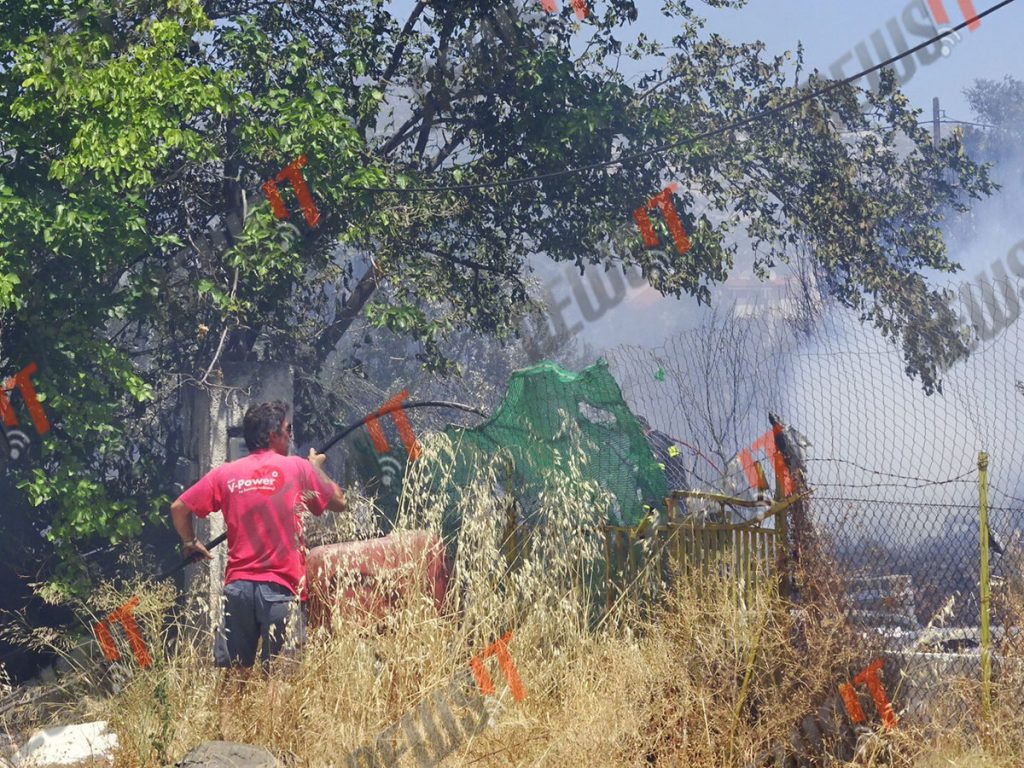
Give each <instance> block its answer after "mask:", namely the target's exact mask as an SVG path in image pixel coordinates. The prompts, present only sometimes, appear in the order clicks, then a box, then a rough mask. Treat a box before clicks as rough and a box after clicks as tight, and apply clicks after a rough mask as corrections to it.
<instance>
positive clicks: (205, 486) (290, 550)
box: [181, 448, 334, 600]
mask: <svg viewBox="0 0 1024 768" xmlns="http://www.w3.org/2000/svg"><path fill="white" fill-rule="evenodd" d="M333 495H334V491H333V489H332V488H331V486H330V485H328V484H327V483H326V482H325V481H324V480H323V479H321V477H320V476H319V475H318V474H317V472H316V471H315V470H314V469H313V465H312V464H310V463H309V461H308V460H307V459H303V458H300V457H298V456H282V455H281V454H279V453H275V452H274V451H271V450H270V449H268V448H264V449H261V450H257V451H254V452H253V453H251V454H249V455H248V456H244V457H243V458H241V459H238V460H237V461H232V462H229V463H227V464H222V465H221V466H219V467H217V468H216V469H213V470H210V471H209V472H207V473H206V475H204V476H203V478H202V479H201V480H200V481H199V482H198V483H196V484H195V485H193V486H192V487H191V488H189V489H188V490H187V491H185V492H184V493H183V494H181V501H182V502H183V503H184V504H185V506H187V507H188V508H189V509H190V510H192V512H194V513H195V515H196V516H197V517H206V516H207V515H209V514H210V513H211V512H214V511H216V510H218V509H219V510H221V512H223V513H224V523H225V525H226V526H227V532H228V567H227V572H226V573H225V574H224V583H225V584H228V583H230V582H232V581H237V580H239V579H247V580H249V581H272V582H275V583H277V584H281V585H283V586H286V587H288V588H289V589H290V590H291V591H292V592H294V593H295V594H297V595H299V597H300V598H301V599H303V600H305V599H306V596H305V582H306V579H305V576H306V542H305V538H304V536H303V531H302V513H303V511H305V510H306V509H308V510H309V511H310V512H312V513H313V514H314V515H320V514H322V513H323V511H324V509H326V507H327V503H328V502H329V501H330V499H331V498H332V497H333Z"/></svg>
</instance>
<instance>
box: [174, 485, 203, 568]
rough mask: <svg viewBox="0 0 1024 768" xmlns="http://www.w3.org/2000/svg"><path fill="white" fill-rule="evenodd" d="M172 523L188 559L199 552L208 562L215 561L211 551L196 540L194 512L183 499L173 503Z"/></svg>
mask: <svg viewBox="0 0 1024 768" xmlns="http://www.w3.org/2000/svg"><path fill="white" fill-rule="evenodd" d="M171 522H172V523H174V530H176V531H177V532H178V537H179V538H180V539H181V547H182V553H183V554H184V555H185V557H186V558H187V557H190V556H191V555H194V554H196V553H197V552H198V553H199V554H201V555H202V556H203V557H204V558H205V559H207V560H212V559H213V555H211V554H210V552H209V550H207V549H206V547H204V546H203V543H202V542H201V541H199V540H198V539H197V538H196V532H195V529H194V528H193V527H192V510H191V509H189V508H188V507H187V506H186V505H185V502H183V501H182V500H181V499H176V500H175V501H174V502H172V503H171Z"/></svg>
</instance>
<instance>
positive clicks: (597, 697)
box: [86, 438, 1024, 768]
mask: <svg viewBox="0 0 1024 768" xmlns="http://www.w3.org/2000/svg"><path fill="white" fill-rule="evenodd" d="M425 449H426V451H427V454H426V457H425V458H426V459H427V460H426V461H422V462H419V463H420V471H419V472H414V473H413V474H412V476H411V477H410V478H409V479H408V482H407V488H406V495H405V497H404V498H403V502H402V506H401V510H400V520H399V524H400V527H406V528H427V529H432V530H435V531H436V530H439V528H440V524H441V516H442V512H443V510H444V508H445V506H446V504H455V505H456V506H457V507H458V508H459V510H460V512H461V514H462V516H463V520H464V523H463V531H462V535H461V544H460V547H459V549H458V552H457V555H456V563H455V569H454V574H453V584H452V589H451V591H450V606H449V607H450V608H451V609H452V610H451V612H450V613H449V615H447V616H444V617H438V616H436V615H434V614H433V612H432V610H431V609H430V606H429V605H428V603H427V602H426V601H414V602H412V603H411V604H407V605H405V606H403V607H402V608H401V610H400V612H399V613H398V614H396V616H395V617H394V618H393V620H392V621H391V622H389V627H388V630H387V631H386V632H383V633H377V632H375V631H367V630H365V629H364V628H361V627H360V626H359V625H358V624H357V623H356V622H348V623H347V624H344V625H343V626H342V628H341V629H340V630H339V631H336V632H335V633H334V634H333V635H328V634H326V633H324V632H320V633H313V634H312V635H311V636H310V638H309V640H308V642H307V644H306V647H305V649H304V653H303V656H302V659H301V662H300V663H298V665H297V667H296V668H293V669H291V670H290V673H289V674H287V675H285V674H274V675H272V677H271V678H270V679H269V680H267V679H263V678H258V677H257V678H254V679H252V680H251V681H250V682H248V683H247V684H246V685H245V687H244V690H243V691H242V692H241V693H240V695H237V696H235V695H233V694H232V692H231V686H225V685H223V684H222V681H221V679H220V677H219V675H218V672H217V671H216V670H214V669H213V668H212V666H211V663H210V656H211V654H210V638H209V637H208V636H205V635H203V634H199V635H196V633H195V632H189V631H184V630H181V631H179V626H180V625H185V624H189V625H197V624H201V622H198V621H197V620H196V619H195V618H194V617H192V618H188V617H186V616H185V615H182V614H179V615H177V616H176V618H175V620H174V621H173V622H168V621H167V615H168V612H169V611H170V609H171V603H172V601H171V599H170V597H169V596H168V595H167V594H166V592H159V591H157V592H154V591H153V590H152V588H149V589H147V588H145V587H143V586H141V585H133V587H134V589H133V593H134V594H137V595H139V596H140V597H141V598H142V604H141V605H140V609H139V611H138V614H139V615H140V618H141V621H142V626H143V632H144V634H145V636H146V637H147V638H153V637H157V636H159V637H161V638H162V639H163V648H164V649H166V652H165V653H164V654H161V653H160V652H159V651H158V652H157V653H155V654H154V655H155V656H156V657H157V658H156V662H157V663H156V664H155V666H154V667H153V668H151V669H149V670H144V671H136V673H135V674H134V676H133V677H132V679H131V681H130V683H128V684H127V685H126V686H125V687H124V688H123V689H122V690H121V691H120V692H118V693H117V694H115V695H113V696H110V697H107V698H103V699H96V700H90V701H89V702H87V705H86V709H87V710H88V714H89V716H90V717H97V718H99V717H102V718H108V719H109V720H110V721H111V724H112V727H113V728H114V729H115V730H116V731H117V733H118V736H119V739H120V743H121V750H120V752H119V754H118V756H117V762H116V764H117V765H118V766H125V767H128V766H131V767H133V768H134V767H135V766H161V765H168V764H172V763H173V762H174V761H176V760H178V759H180V757H181V756H182V755H183V754H184V753H185V752H187V751H188V750H189V749H190V748H192V747H194V746H195V745H197V744H198V743H200V742H202V741H205V740H209V739H227V740H234V741H243V742H248V743H252V744H259V745H263V746H266V747H267V748H268V749H270V750H271V751H272V752H274V753H275V754H276V755H278V757H279V758H280V759H281V760H282V762H284V763H285V764H288V765H297V766H332V765H339V766H340V765H345V764H346V760H345V756H346V755H347V754H348V753H349V752H351V751H352V750H354V749H356V748H357V747H359V746H362V745H364V744H367V743H370V742H372V741H373V740H374V739H376V737H377V736H378V734H380V733H381V732H382V731H383V730H384V729H385V728H387V727H388V726H390V725H392V724H394V723H395V722H397V721H398V720H399V719H400V718H401V717H402V716H403V715H404V714H406V713H408V712H410V711H412V710H413V709H414V708H415V707H416V706H417V705H418V704H419V703H420V702H421V701H422V700H423V699H424V698H425V697H426V696H427V695H428V694H430V692H432V691H434V690H436V689H438V688H441V687H443V686H444V685H445V684H446V682H447V681H448V680H449V679H450V678H451V677H452V675H453V674H455V673H456V672H458V671H459V670H462V669H464V668H465V667H466V665H467V663H468V660H469V658H470V657H471V656H472V655H473V654H476V653H479V652H480V650H481V649H482V648H483V647H484V646H485V645H486V643H488V642H490V641H491V640H493V639H494V638H496V637H497V636H499V635H501V634H502V633H503V632H505V631H507V630H509V629H512V630H514V636H513V639H512V642H511V644H510V650H511V653H512V656H513V658H514V660H515V663H516V666H517V668H518V671H519V674H520V677H521V678H522V681H523V685H524V687H525V690H526V699H525V700H524V701H522V702H520V703H516V702H514V701H513V700H512V697H511V695H510V693H509V690H508V688H507V686H506V685H504V682H503V678H502V676H501V673H500V672H499V671H498V667H497V664H494V663H491V666H490V667H489V670H490V674H491V677H492V679H494V681H495V683H496V687H497V693H498V696H497V697H496V698H495V699H491V700H489V705H488V706H489V708H490V709H491V710H492V717H491V725H490V727H488V728H487V729H485V730H484V731H483V732H482V733H481V734H479V735H478V736H476V737H473V738H470V739H468V740H467V741H466V743H465V744H463V745H462V746H461V747H460V748H459V749H458V750H457V751H456V752H455V753H454V754H452V755H451V756H449V757H448V758H447V759H446V760H445V764H447V765H450V766H470V765H472V766H478V767H480V768H485V767H490V766H552V767H554V766H567V765H571V766H575V765H583V766H609V767H611V766H623V767H625V766H652V765H658V766H676V765H687V766H707V767H709V768H710V767H711V766H745V765H747V764H749V762H750V761H751V759H752V758H753V757H754V755H756V754H757V753H758V752H760V751H762V750H764V749H766V748H767V747H768V746H769V745H770V744H771V743H773V742H775V741H776V740H779V739H784V738H785V737H786V736H787V735H788V733H789V732H790V729H791V728H792V727H793V725H794V724H795V723H796V722H797V721H798V720H799V719H800V718H801V717H803V716H804V715H807V714H809V713H810V712H811V711H812V710H813V709H814V708H815V707H816V706H818V705H819V704H820V703H821V702H822V701H824V700H825V699H826V698H827V697H828V696H830V695H832V694H834V692H835V690H836V686H837V685H838V684H839V683H841V682H844V681H847V680H849V678H850V677H851V676H852V675H853V674H854V673H856V671H858V670H859V669H860V668H862V667H863V666H864V665H865V664H866V663H867V662H868V661H870V660H871V658H872V657H873V656H872V653H873V651H874V649H872V648H870V647H867V646H866V645H865V643H864V640H863V639H861V638H858V637H857V636H856V635H854V634H853V633H852V632H851V631H850V630H849V629H848V628H847V627H846V626H845V624H844V623H843V622H842V621H841V620H839V619H838V616H839V615H840V611H839V607H838V606H836V605H830V604H827V602H822V603H820V604H818V605H815V606H804V607H803V608H802V609H801V610H799V611H792V610H790V609H789V608H788V607H787V605H786V604H785V603H784V602H783V601H782V600H780V599H779V598H778V596H777V595H775V594H774V593H773V591H772V590H771V589H770V588H767V587H766V588H763V589H761V590H760V591H757V592H752V593H748V594H746V596H745V597H741V596H740V595H739V594H738V593H737V589H736V584H735V583H734V582H732V581H730V580H724V579H720V578H715V577H706V578H697V577H690V576H686V575H678V574H677V578H675V579H674V580H673V583H672V585H671V588H670V589H669V590H667V591H666V593H665V595H664V599H663V601H662V603H661V604H660V605H659V606H658V607H657V609H656V610H655V611H654V612H653V614H651V613H645V612H641V611H638V610H636V604H635V603H634V602H633V600H632V597H635V596H631V595H627V596H626V598H625V599H623V600H620V601H619V602H618V603H617V604H616V606H615V608H614V609H613V611H612V613H611V614H609V615H608V616H606V617H604V619H603V620H601V621H599V622H596V621H594V620H593V619H594V615H593V613H594V612H593V610H592V605H593V604H594V600H593V596H592V595H590V594H588V593H587V589H588V586H587V584H588V582H587V578H586V575H587V574H588V573H590V571H589V568H590V567H591V566H592V564H593V562H594V561H595V560H596V559H598V558H599V557H600V552H601V547H600V545H601V539H600V538H599V535H598V534H597V533H596V531H595V528H594V523H597V522H599V521H600V520H602V519H604V516H605V504H606V503H607V500H606V499H604V498H603V497H602V494H601V493H600V491H599V489H598V488H596V487H594V486H592V485H588V484H587V483H585V482H584V480H583V478H582V474H581V472H580V467H579V466H578V465H576V464H574V461H576V460H575V459H573V458H572V457H566V458H565V459H564V461H565V466H564V467H562V469H563V470H564V472H563V473H561V474H560V475H559V477H558V478H556V477H554V476H553V477H552V482H551V486H550V488H549V489H548V492H547V493H545V496H544V499H543V508H542V509H541V510H540V515H541V517H542V519H543V520H544V521H545V525H544V527H543V530H544V532H545V535H544V536H543V537H539V536H534V537H533V539H532V540H531V545H530V547H529V554H528V555H524V556H523V557H522V558H521V559H520V560H519V562H518V563H517V564H516V567H515V568H512V569H508V568H506V559H505V556H504V554H503V551H502V536H503V533H504V520H505V513H506V509H507V508H506V504H505V499H504V498H503V497H502V493H501V490H500V488H501V482H500V481H501V473H500V471H499V470H500V465H499V464H494V465H492V466H489V467H485V468H482V469H481V470H480V473H479V476H478V477H477V478H476V480H475V482H473V483H470V484H468V485H466V486H464V487H460V488H453V487H452V484H451V483H450V482H445V480H446V478H447V480H450V479H451V478H450V477H449V476H446V475H445V472H446V469H445V467H446V466H449V465H448V464H446V462H447V461H448V460H449V459H450V456H451V450H452V449H451V446H450V445H449V444H447V443H446V442H445V440H444V439H443V438H440V439H437V440H435V441H433V442H431V443H428V444H427V445H426V446H425ZM439 480H440V484H439ZM414 502H415V503H414ZM342 523H343V524H344V525H346V526H348V527H349V528H351V527H352V524H351V522H350V521H349V522H345V521H342ZM363 533H366V531H363ZM819 565H820V564H819ZM765 581H768V580H767V579H766V580H765ZM127 596H128V595H127V594H117V595H115V594H113V592H109V593H104V594H103V595H102V596H101V600H100V602H101V603H103V604H102V605H100V606H99V608H100V609H108V608H113V607H115V606H116V605H117V604H119V602H123V600H124V599H126V597H127ZM1003 610H1007V611H1008V610H1009V608H1005V609H1003ZM1018 615H1019V614H1018ZM641 616H646V618H640V617H641ZM168 627H170V629H168ZM158 633H159V634H158ZM150 645H151V646H156V645H158V644H157V643H151V644H150ZM1004 650H1005V651H1006V652H1012V653H1014V654H1016V653H1017V651H1016V650H1015V649H1009V648H1007V649H1004ZM1016 658H1020V656H1019V655H1016ZM492 661H493V660H492ZM1015 669H1018V670H1019V669H1020V668H1019V667H1016V668H1015ZM1018 677H1019V675H1017V676H1015V673H1014V674H1011V673H1009V672H1008V673H1007V674H1006V676H1005V682H1004V683H1003V687H1002V688H998V689H997V690H996V696H995V707H994V711H993V716H992V725H991V727H990V728H989V729H988V731H987V732H982V731H981V730H980V729H978V728H975V727H973V726H972V725H971V723H972V722H976V721H977V719H976V718H977V711H976V709H970V708H968V709H967V710H963V709H962V708H958V711H960V712H962V713H963V715H962V717H963V719H962V721H961V722H960V724H959V725H958V726H957V727H951V728H943V729H934V728H932V729H929V728H928V727H927V726H926V725H923V724H915V723H912V722H910V720H909V719H906V718H905V719H904V720H902V721H901V722H900V725H899V727H898V728H896V729H894V730H892V731H883V730H882V729H881V728H880V727H878V718H877V715H876V714H875V712H874V709H873V707H871V705H870V704H865V711H866V712H868V713H869V717H871V718H872V724H873V725H874V726H876V727H875V729H874V730H872V729H865V730H864V733H863V734H862V736H861V740H860V746H861V747H862V749H861V754H860V757H859V758H858V760H857V762H856V764H857V765H866V766H883V765H885V766H911V765H919V766H935V767H936V768H938V766H964V767H966V766H982V767H986V766H997V765H998V766H1014V765H1017V766H1019V765H1024V736H1022V732H1024V729H1022V727H1021V726H1022V722H1024V718H1022V716H1021V714H1020V707H1019V700H1020V699H1019V691H1020V683H1021V682H1022V681H1021V680H1019V679H1018ZM885 683H886V686H887V688H889V689H890V690H892V689H893V688H895V686H896V681H892V680H888V679H887V680H886V681H885ZM964 695H965V696H966V697H967V699H968V700H971V697H975V691H973V689H971V688H969V687H968V688H965V694H964ZM973 700H974V701H976V697H975V698H974V699H973ZM866 701H867V700H866ZM971 706H974V705H973V704H972V705H971ZM400 764H401V765H414V764H415V761H414V760H413V758H412V756H411V753H407V754H406V755H405V756H404V757H403V758H402V761H401V763H400Z"/></svg>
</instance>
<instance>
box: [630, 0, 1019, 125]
mask: <svg viewBox="0 0 1024 768" xmlns="http://www.w3.org/2000/svg"><path fill="white" fill-rule="evenodd" d="M996 1H997V0H974V7H975V8H976V9H977V11H978V12H979V13H981V12H983V11H984V10H985V9H987V8H990V7H992V6H993V5H995V4H996ZM909 2H910V0H814V1H813V2H812V1H811V0H751V2H750V3H749V4H748V5H747V6H746V7H744V8H741V9H739V10H719V9H714V8H709V7H707V6H706V5H705V4H704V3H696V4H695V7H696V8H697V9H698V10H699V12H701V13H702V14H703V15H705V16H706V17H707V19H708V27H707V28H708V30H710V31H714V32H718V33H719V34H721V35H723V36H724V37H726V38H727V39H730V40H732V41H734V42H737V41H741V40H742V41H752V40H763V41H764V42H765V43H766V45H767V47H768V51H770V52H773V53H777V52H781V51H783V50H787V49H788V50H795V48H796V46H797V44H798V43H799V42H802V43H803V44H804V49H805V60H806V62H807V64H808V65H809V66H811V67H817V68H819V69H820V70H822V71H824V72H827V71H828V68H829V66H830V65H831V64H832V62H833V61H835V60H836V59H838V58H839V57H840V56H842V55H843V54H844V53H846V52H848V51H852V50H853V48H854V45H856V44H857V43H859V42H866V43H868V51H869V52H870V54H871V55H872V57H873V61H872V63H875V62H877V61H878V60H879V59H878V57H877V53H876V52H875V50H874V47H873V45H872V43H871V41H870V37H871V33H872V32H874V31H876V30H881V31H882V34H883V37H884V39H885V40H886V42H887V43H888V44H889V45H890V50H891V49H892V39H891V37H890V36H889V34H888V33H887V31H886V29H885V25H886V22H887V21H888V20H889V19H890V18H893V17H896V18H900V17H901V16H902V13H903V9H904V8H905V7H906V6H907V5H908V4H909ZM917 2H919V3H921V4H922V5H924V3H925V0H917ZM943 4H944V7H945V9H946V12H947V13H948V14H949V18H950V21H951V23H952V24H954V25H955V24H959V23H960V22H961V21H963V20H964V19H963V15H962V14H961V11H960V8H959V5H958V3H957V0H944V3H943ZM639 5H640V7H641V13H640V19H639V23H638V25H639V26H640V27H641V28H643V29H644V30H645V31H647V32H648V33H649V34H653V33H654V31H655V30H657V29H658V27H659V25H658V23H657V22H658V19H659V17H660V13H659V12H658V11H657V10H656V9H657V8H658V7H660V3H659V2H657V0H640V3H639ZM648 9H649V10H648ZM907 42H908V44H909V45H911V46H914V45H917V44H918V43H920V42H922V40H921V39H918V38H916V37H909V36H908V37H907ZM1022 43H1024V0H1017V2H1014V3H1011V4H1010V5H1008V6H1005V7H1004V8H1002V9H1000V10H998V11H996V12H995V13H993V14H992V15H991V16H988V17H986V18H985V19H982V21H981V24H980V26H978V27H977V28H976V29H975V30H973V31H968V30H966V29H964V30H962V31H961V32H960V41H959V42H957V43H955V44H954V45H953V46H952V48H951V50H950V55H949V56H948V57H941V58H939V59H938V60H937V61H935V62H934V63H932V64H930V65H929V66H927V67H922V66H918V67H917V71H916V72H915V73H914V76H913V78H912V79H911V80H910V81H909V82H908V83H907V84H906V85H905V86H904V89H903V90H904V92H905V93H906V94H907V96H908V98H909V99H910V101H911V103H912V104H914V106H916V107H919V108H922V109H924V110H925V113H926V114H925V116H926V117H930V116H931V102H932V97H933V96H938V97H939V101H940V103H941V106H942V108H943V109H944V110H945V111H946V113H947V115H948V116H949V117H950V118H954V119H964V120H966V119H971V114H970V110H969V109H968V106H967V100H966V99H965V98H964V97H963V93H962V92H963V90H964V88H966V87H967V86H969V85H971V84H972V83H973V82H974V81H975V80H976V79H978V78H989V79H992V80H1000V79H1002V78H1003V76H1004V75H1007V74H1009V75H1013V76H1014V77H1016V78H1018V79H1020V80H1024V55H1022V54H1021V45H1022ZM894 52H895V51H894ZM861 69H862V67H860V66H859V63H858V62H857V57H856V55H855V56H854V57H853V58H852V60H851V62H849V63H848V64H847V68H846V72H847V74H853V73H854V72H858V71H860V70H861Z"/></svg>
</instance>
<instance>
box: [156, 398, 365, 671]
mask: <svg viewBox="0 0 1024 768" xmlns="http://www.w3.org/2000/svg"><path fill="white" fill-rule="evenodd" d="M288 409H289V408H288V404H287V403H285V402H283V401H281V400H273V401H271V402H266V403H259V404H257V405H252V406H250V407H249V408H248V410H247V411H246V412H245V419H244V421H243V431H244V433H245V444H246V446H247V447H248V449H249V451H250V453H249V455H248V456H245V457H243V458H241V459H238V460H237V461H231V462H228V463H227V464H222V465H221V466H219V467H217V468H216V469H213V470H211V471H210V472H208V473H206V475H205V476H204V477H203V478H202V479H201V480H200V481H199V482H197V483H196V484H195V485H193V486H192V487H191V488H189V489H188V490H187V491H185V492H184V493H183V494H181V496H180V497H179V498H178V500H177V501H175V502H174V503H173V504H171V519H172V521H173V522H174V529H175V530H176V531H177V532H178V535H179V536H180V537H181V540H182V551H183V554H184V555H185V557H186V558H188V557H190V556H192V555H194V554H198V555H200V556H202V557H204V558H206V559H207V560H209V559H210V558H211V555H210V553H209V552H208V551H207V549H206V547H204V546H203V545H202V543H201V542H200V541H199V539H198V538H197V537H196V535H195V531H194V529H193V528H192V515H193V514H194V515H196V516H197V517H206V516H207V515H209V514H210V513H211V512H215V511H217V510H220V511H221V512H222V513H223V514H224V523H225V525H226V527H227V534H228V565H227V571H226V573H225V574H224V626H223V628H222V629H221V631H220V632H219V633H218V635H217V638H216V640H215V641H214V648H213V656H214V664H215V665H216V666H218V667H235V668H237V667H245V668H250V667H252V666H253V664H254V663H255V661H256V645H257V642H258V641H259V640H260V639H262V641H263V647H262V650H261V652H260V658H261V660H262V662H263V667H264V669H266V668H267V666H268V664H269V661H270V657H271V656H277V655H279V654H280V653H281V649H282V647H283V646H284V643H285V638H286V635H290V638H289V639H290V640H294V641H296V642H301V640H302V637H303V635H304V631H305V621H304V617H303V611H302V610H300V609H299V608H300V605H301V606H302V607H303V608H304V603H305V599H306V595H305V582H306V547H305V539H304V537H303V530H302V513H303V512H304V511H306V510H309V511H310V512H312V513H313V514H314V515H321V514H323V511H324V509H330V510H333V511H335V512H341V511H342V510H344V509H345V499H344V497H343V496H342V493H341V489H340V488H339V487H338V486H337V485H336V484H335V483H334V482H332V481H331V479H330V478H329V477H327V475H326V474H324V471H323V466H324V462H325V461H326V460H327V457H326V456H325V455H324V454H319V453H317V452H316V451H315V450H313V449H310V451H309V460H308V461H307V460H306V459H301V458H299V457H298V456H289V455H288V448H289V445H290V443H291V435H292V425H291V423H290V422H289V420H288Z"/></svg>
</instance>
